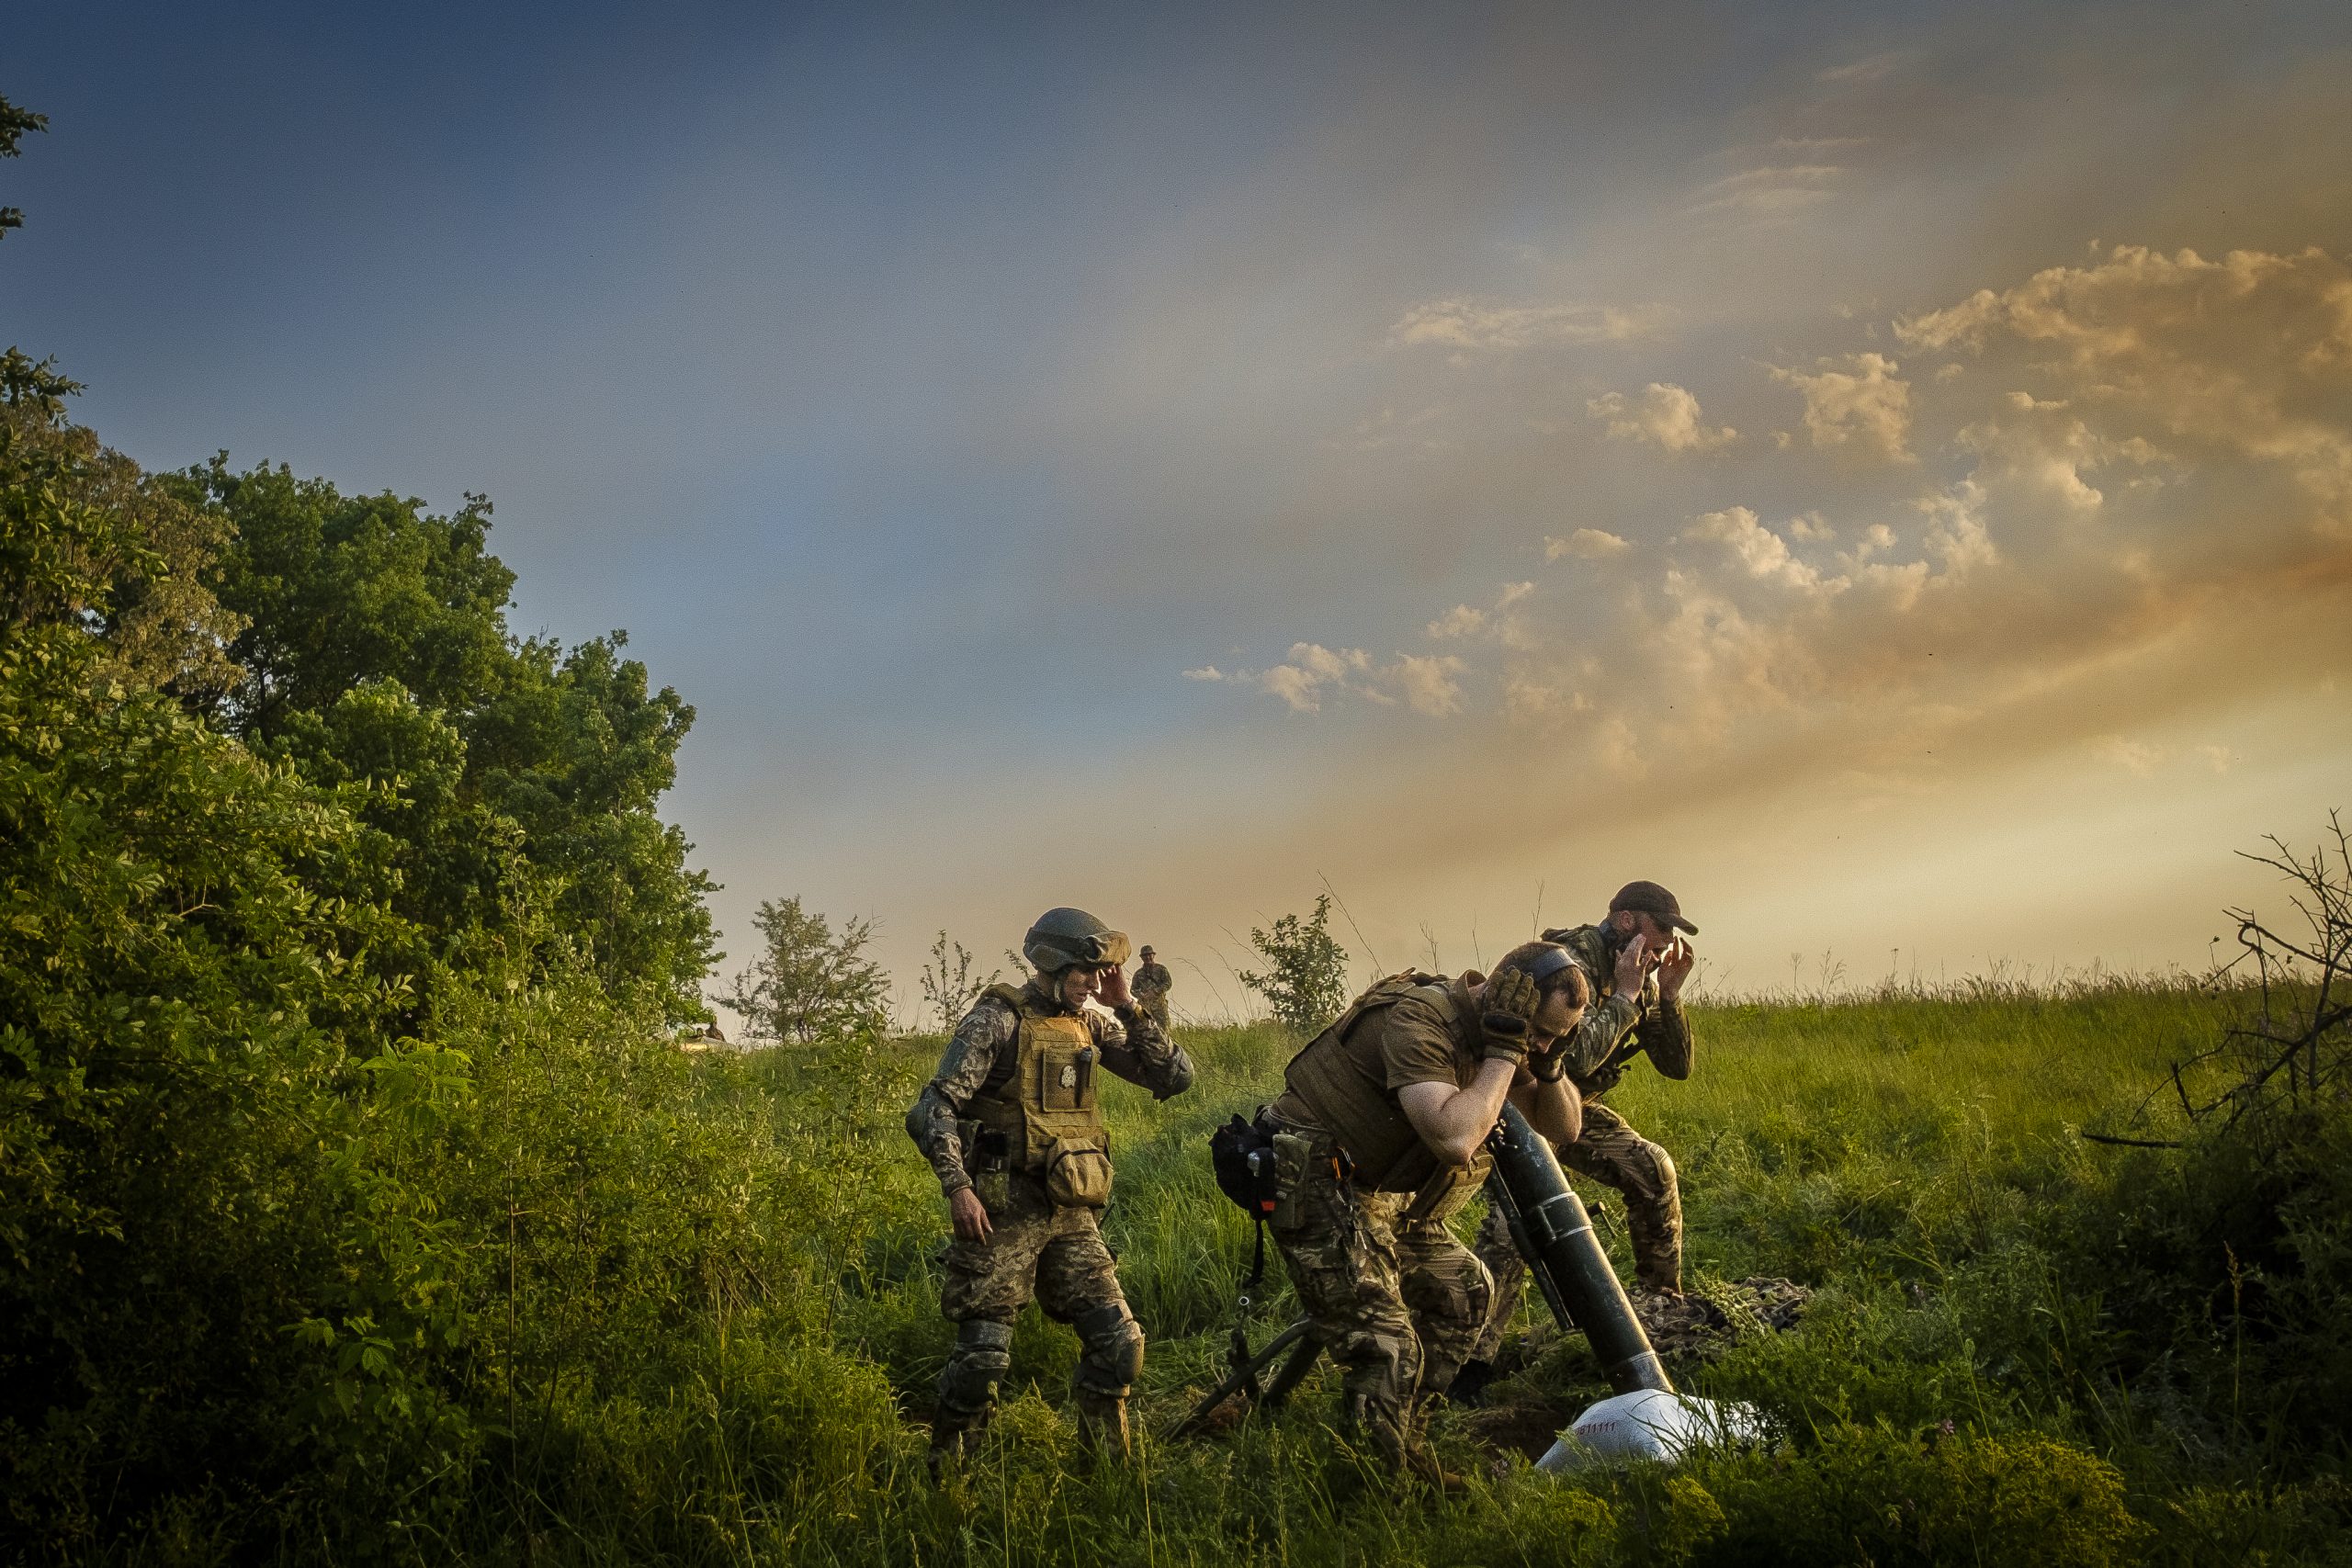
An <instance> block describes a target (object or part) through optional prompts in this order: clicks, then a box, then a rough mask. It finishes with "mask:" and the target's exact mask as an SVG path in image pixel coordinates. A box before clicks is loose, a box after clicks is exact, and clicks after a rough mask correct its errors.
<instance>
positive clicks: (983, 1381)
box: [939, 1317, 1012, 1415]
mask: <svg viewBox="0 0 2352 1568" xmlns="http://www.w3.org/2000/svg"><path fill="white" fill-rule="evenodd" d="M1009 1371H1012V1325H1011V1324H1009V1323H998V1322H996V1321H994V1320H993V1319H990V1318H985V1317H971V1318H966V1319H965V1320H964V1321H963V1322H962V1323H959V1324H957V1325H956V1348H954V1349H953V1350H950V1351H949V1352H948V1353H947V1365H946V1366H945V1367H944V1368H943V1369H942V1370H941V1371H940V1374H939V1400H940V1403H941V1404H945V1405H947V1406H949V1407H951V1408H953V1409H955V1410H956V1411H958V1412H961V1413H964V1414H967V1415H968V1414H972V1413H975V1412H978V1411H982V1410H986V1409H987V1408H989V1406H990V1405H991V1404H995V1403H996V1385H997V1383H998V1382H999V1381H1000V1380H1001V1379H1002V1378H1003V1376H1004V1375H1005V1373H1007V1372H1009Z"/></svg>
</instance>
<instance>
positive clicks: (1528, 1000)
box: [1478, 969, 1544, 1066]
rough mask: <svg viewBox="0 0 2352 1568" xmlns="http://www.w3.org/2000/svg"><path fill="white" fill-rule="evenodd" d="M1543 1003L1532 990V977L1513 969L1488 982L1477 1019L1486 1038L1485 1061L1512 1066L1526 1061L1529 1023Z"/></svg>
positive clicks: (1533, 978)
mask: <svg viewBox="0 0 2352 1568" xmlns="http://www.w3.org/2000/svg"><path fill="white" fill-rule="evenodd" d="M1543 999H1544V998H1543V997H1542V996H1541V995H1540V994H1539V993H1538V992H1537V990H1536V988H1535V977H1534V976H1532V975H1529V974H1527V973H1526V972H1525V971H1523V970H1519V969H1513V970H1510V971H1509V972H1508V973H1506V974H1501V975H1498V976H1495V977H1494V978H1493V979H1491V980H1489V981H1487V994H1486V995H1485V996H1484V997H1483V998H1480V1001H1481V1003H1482V1004H1483V1006H1484V1009H1485V1010H1484V1011H1483V1012H1482V1013H1480V1015H1479V1018H1478V1022H1479V1026H1480V1027H1481V1028H1482V1029H1483V1030H1484V1031H1485V1032H1486V1036H1487V1049H1486V1058H1487V1060H1488V1061H1490V1062H1493V1061H1503V1062H1509V1063H1510V1064H1512V1065H1513V1066H1518V1065H1520V1064H1521V1063H1523V1062H1525V1061H1526V1060H1527V1024H1528V1021H1529V1020H1530V1019H1532V1018H1533V1017H1534V1016H1535V1010H1536V1008H1537V1007H1538V1006H1540V1005H1541V1004H1542V1002H1543Z"/></svg>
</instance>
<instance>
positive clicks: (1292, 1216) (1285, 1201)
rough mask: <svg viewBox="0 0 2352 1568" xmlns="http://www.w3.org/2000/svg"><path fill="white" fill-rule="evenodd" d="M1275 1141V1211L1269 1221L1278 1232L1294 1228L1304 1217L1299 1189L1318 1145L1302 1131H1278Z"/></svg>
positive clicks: (1302, 1185) (1303, 1185) (1304, 1183)
mask: <svg viewBox="0 0 2352 1568" xmlns="http://www.w3.org/2000/svg"><path fill="white" fill-rule="evenodd" d="M1273 1141H1274V1213H1273V1216H1272V1220H1271V1221H1270V1222H1269V1223H1271V1224H1272V1225H1273V1227H1274V1228H1275V1229H1276V1230H1278V1231H1280V1230H1293V1229H1295V1228H1296V1227H1297V1225H1298V1223H1299V1220H1300V1218H1301V1216H1302V1212H1303V1210H1302V1205H1301V1204H1300V1202H1299V1195H1300V1190H1301V1189H1302V1188H1304V1187H1305V1186H1306V1178H1307V1172H1308V1170H1309V1168H1311V1166H1312V1165H1313V1163H1314V1158H1315V1145H1314V1142H1313V1141H1312V1140H1311V1139H1309V1138H1308V1137H1307V1136H1306V1134H1303V1133H1276V1134H1274V1140H1273Z"/></svg>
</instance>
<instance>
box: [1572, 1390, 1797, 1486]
mask: <svg viewBox="0 0 2352 1568" xmlns="http://www.w3.org/2000/svg"><path fill="white" fill-rule="evenodd" d="M1763 1438H1764V1423H1763V1419H1762V1417H1761V1416H1758V1414H1757V1411H1756V1408H1755V1406H1753V1405H1749V1404H1719V1403H1717V1402H1716V1401H1714V1400H1712V1399H1701V1398H1698V1397H1697V1396H1695V1395H1692V1394H1687V1393H1659V1392H1658V1391H1657V1389H1654V1388H1637V1389H1635V1390H1634V1392H1633V1393H1621V1394H1618V1395H1617V1396H1615V1397H1614V1398H1612V1399H1604V1400H1602V1401H1601V1402H1600V1404H1596V1405H1594V1406H1593V1407H1592V1408H1591V1409H1589V1410H1588V1411H1586V1412H1585V1413H1584V1414H1583V1415H1581V1416H1577V1418H1576V1422H1575V1424H1574V1425H1573V1426H1571V1427H1569V1428H1568V1429H1567V1430H1566V1431H1565V1432H1563V1433H1561V1434H1560V1438H1559V1440H1558V1441H1557V1442H1555V1443H1554V1444H1553V1445H1552V1446H1551V1448H1549V1449H1548V1450H1545V1451H1544V1457H1543V1458H1542V1459H1539V1460H1537V1461H1535V1468H1536V1469H1538V1470H1542V1471H1548V1472H1552V1473H1553V1474H1555V1475H1556V1474H1559V1473H1560V1472H1564V1471H1570V1470H1582V1469H1584V1468H1585V1467H1587V1466H1588V1465H1595V1464H1614V1463H1620V1462H1623V1461H1626V1460H1649V1461H1654V1462H1656V1463H1659V1464H1672V1463H1674V1462H1675V1461H1677V1460H1679V1459H1680V1458H1681V1457H1682V1456H1683V1455H1684V1454H1685V1453H1687V1452H1689V1451H1690V1450H1692V1449H1694V1448H1720V1447H1724V1446H1726V1445H1729V1444H1734V1443H1753V1442H1760V1441H1762V1440H1763Z"/></svg>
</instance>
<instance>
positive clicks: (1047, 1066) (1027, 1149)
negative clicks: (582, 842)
mask: <svg viewBox="0 0 2352 1568" xmlns="http://www.w3.org/2000/svg"><path fill="white" fill-rule="evenodd" d="M1021 951H1022V955H1023V957H1024V958H1026V959H1027V960H1028V961H1029V963H1030V964H1033V965H1034V966H1035V970H1036V973H1035V975H1034V976H1031V977H1030V979H1029V982H1028V984H1026V985H1025V986H1021V987H1013V986H991V987H989V988H988V989H987V990H986V991H984V992H982V993H981V995H980V998H979V999H978V1001H976V1002H975V1003H973V1004H972V1010H971V1011H969V1012H967V1013H966V1014H965V1015H964V1019H963V1021H962V1022H961V1023H958V1024H957V1025H956V1032H955V1034H954V1035H953V1036H952V1037H951V1038H950V1039H949V1040H948V1042H947V1050H946V1054H945V1055H943V1056H941V1057H940V1060H939V1070H938V1072H936V1073H935V1074H933V1077H932V1080H931V1082H930V1083H929V1084H927V1085H925V1086H924V1088H923V1091H922V1096H921V1097H920V1098H919V1099H917V1100H916V1101H915V1104H914V1109H913V1110H911V1111H908V1112H907V1133H908V1134H909V1135H910V1137H912V1138H913V1139H914V1141H915V1143H916V1145H918V1146H919V1147H921V1148H922V1152H923V1155H924V1156H925V1157H926V1158H928V1159H929V1160H930V1161H931V1166H932V1169H933V1171H935V1172H937V1173H938V1176H939V1185H940V1189H941V1190H942V1191H944V1193H945V1194H946V1197H947V1212H948V1216H949V1219H950V1222H951V1224H952V1226H953V1229H954V1232H955V1235H954V1239H953V1240H952V1241H951V1242H950V1243H949V1244H948V1248H947V1277H946V1280H945V1282H944V1284H943V1285H942V1286H941V1287H940V1292H939V1307H940V1311H941V1312H942V1313H943V1314H945V1316H946V1317H947V1319H948V1321H949V1322H951V1323H953V1324H955V1325H956V1345H955V1348H954V1349H952V1350H951V1351H949V1352H948V1357H947V1365H946V1367H945V1369H944V1371H941V1373H940V1375H939V1414H938V1416H937V1418H936V1419H935V1420H934V1421H933V1424H932V1454H933V1461H934V1462H936V1461H938V1460H940V1459H942V1458H944V1457H951V1456H954V1455H956V1454H958V1453H961V1452H962V1451H963V1450H964V1449H965V1448H966V1447H967V1444H968V1442H969V1441H970V1440H971V1438H974V1437H975V1436H976V1435H977V1434H978V1432H979V1430H980V1428H982V1427H985V1426H986V1425H987V1423H988V1419H989V1415H990V1414H991V1413H992V1412H993V1411H994V1409H995V1405H996V1392H997V1382H998V1381H999V1380H1000V1379H1001V1377H1003V1375H1004V1374H1005V1372H1006V1371H1007V1370H1008V1368H1009V1367H1010V1366H1011V1364H1012V1356H1011V1348H1012V1324H1013V1319H1014V1318H1016V1317H1018V1316H1019V1315H1020V1313H1021V1309H1022V1307H1023V1305H1025V1304H1027V1303H1028V1301H1029V1298H1030V1296H1031V1294H1032V1293H1033V1292H1034V1293H1035V1296H1036V1297H1037V1300H1038V1303H1039V1304H1040V1305H1042V1306H1043V1307H1044V1308H1045V1309H1046V1314H1048V1315H1049V1316H1052V1317H1054V1318H1056V1319H1057V1320H1059V1321H1060V1322H1063V1323H1067V1324H1069V1325H1071V1326H1072V1327H1074V1328H1076V1329H1077V1330H1078V1337H1079V1342H1080V1353H1079V1360H1078V1376H1077V1401H1078V1414H1079V1426H1080V1431H1081V1432H1082V1433H1083V1435H1084V1436H1085V1438H1086V1439H1087V1440H1088V1442H1089V1443H1090V1444H1091V1445H1093V1446H1094V1447H1095V1448H1096V1449H1097V1450H1108V1451H1111V1452H1115V1453H1118V1454H1121V1455H1124V1454H1125V1452H1126V1448H1127V1413H1126V1412H1127V1390H1128V1388H1129V1386H1130V1385H1131V1384H1133V1383H1134V1382H1135V1380H1136V1374H1137V1373H1138V1372H1139V1371H1141V1370H1142V1367H1143V1329H1142V1328H1141V1327H1140V1326H1139V1325H1137V1324H1136V1320H1135V1316H1134V1314H1132V1313H1130V1312H1128V1311H1127V1302H1126V1297H1125V1294H1124V1293H1122V1292H1121V1291H1120V1289H1119V1276H1118V1272H1117V1270H1116V1269H1115V1267H1114V1265H1113V1262H1112V1259H1111V1254H1110V1251H1109V1249H1108V1248H1106V1247H1104V1246H1103V1236H1102V1233H1101V1232H1100V1231H1099V1230H1098V1229H1097V1228H1096V1223H1095V1222H1096V1216H1097V1214H1098V1213H1100V1212H1101V1211H1102V1209H1103V1205H1104V1204H1105V1203H1106V1202H1108V1201H1110V1196H1111V1159H1110V1149H1109V1141H1108V1139H1107V1138H1106V1137H1105V1135H1104V1133H1103V1117H1102V1111H1101V1110H1100V1108H1099V1106H1098V1103H1097V1100H1096V1090H1097V1087H1098V1084H1099V1081H1100V1078H1101V1075H1102V1073H1103V1072H1104V1071H1108V1072H1111V1073H1114V1074H1116V1075H1117V1076H1118V1077H1123V1078H1125V1079H1126V1080H1127V1081H1128V1082H1130V1083H1136V1084H1140V1085H1142V1086H1143V1087H1144V1088H1145V1089H1149V1090H1150V1091H1151V1093H1152V1097H1153V1098H1154V1099H1156V1100H1166V1099H1168V1098H1170V1096H1172V1095H1178V1094H1182V1093H1183V1092H1184V1090H1185V1089H1187V1088H1189V1087H1190V1086H1191V1084H1192V1081H1193V1064H1192V1061H1191V1059H1190V1058H1188V1057H1187V1056H1186V1055H1184V1053H1183V1052H1182V1050H1181V1049H1179V1048H1178V1047H1176V1046H1175V1045H1173V1044H1170V1043H1169V1040H1168V1036H1167V1035H1166V1034H1165V1033H1164V1032H1162V1031H1161V1030H1160V1027H1159V1023H1158V1022H1156V1021H1154V1020H1153V1019H1152V1018H1151V1017H1150V1015H1149V1014H1148V1013H1146V1012H1144V1011H1143V1010H1140V1009H1139V1008H1137V1007H1136V1005H1135V1001H1134V998H1132V997H1131V996H1130V995H1129V993H1128V990H1127V982H1126V976H1125V973H1124V972H1123V971H1122V970H1121V968H1120V965H1121V964H1124V963H1125V961H1126V957H1127V938H1126V933H1125V932H1124V931H1113V930H1112V929H1111V928H1110V927H1108V926H1106V925H1104V924H1103V922H1102V921H1101V920H1098V919H1095V918H1094V917H1093V916H1092V915H1090V914H1088V913H1086V911H1084V910H1083V909H1071V908H1057V909H1048V910H1046V912H1045V913H1044V914H1043V915H1040V916H1039V917H1038V918H1037V923H1036V924H1035V925H1033V926H1031V927H1030V928H1029V933H1028V935H1027V936H1026V937H1024V938H1023V941H1022V946H1021ZM1090 1000H1100V1001H1101V1002H1102V1003H1103V1005H1104V1006H1106V1007H1108V1008H1110V1009H1111V1010H1113V1012H1114V1013H1115V1014H1116V1017H1117V1021H1116V1022H1113V1021H1110V1020H1109V1019H1106V1018H1104V1017H1103V1016H1102V1015H1101V1014H1100V1013H1094V1012H1089V1011H1088V1010H1086V1004H1087V1002H1088V1001H1090Z"/></svg>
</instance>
